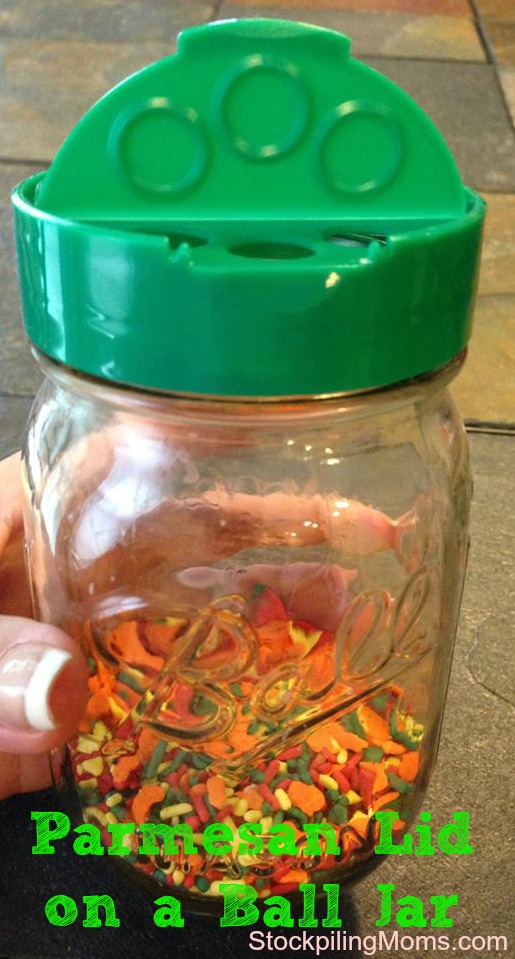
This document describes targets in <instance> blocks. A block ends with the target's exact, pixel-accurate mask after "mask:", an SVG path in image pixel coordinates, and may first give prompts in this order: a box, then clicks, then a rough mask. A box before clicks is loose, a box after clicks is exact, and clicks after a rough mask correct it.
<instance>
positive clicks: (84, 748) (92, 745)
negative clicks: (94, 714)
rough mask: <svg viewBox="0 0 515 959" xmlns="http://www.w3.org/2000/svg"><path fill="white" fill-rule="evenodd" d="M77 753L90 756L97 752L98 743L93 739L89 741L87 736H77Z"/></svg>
mask: <svg viewBox="0 0 515 959" xmlns="http://www.w3.org/2000/svg"><path fill="white" fill-rule="evenodd" d="M77 752H79V753H86V755H87V756H90V755H91V753H97V752H98V743H97V741H96V740H95V739H90V737H89V736H87V737H86V736H79V739H78V742H77Z"/></svg>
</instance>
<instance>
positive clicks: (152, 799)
mask: <svg viewBox="0 0 515 959" xmlns="http://www.w3.org/2000/svg"><path fill="white" fill-rule="evenodd" d="M165 796H166V792H165V790H164V789H163V787H162V786H158V785H157V784H156V785H150V786H142V787H141V789H140V790H139V792H138V793H137V794H136V795H135V797H134V801H133V803H132V810H131V812H132V816H133V819H134V822H135V823H136V824H137V825H138V826H139V824H140V823H142V822H146V821H147V818H148V814H149V811H150V809H151V807H152V806H153V805H154V803H160V802H162V801H163V799H164V798H165Z"/></svg>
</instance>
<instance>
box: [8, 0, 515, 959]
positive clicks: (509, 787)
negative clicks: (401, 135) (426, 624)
mask: <svg viewBox="0 0 515 959" xmlns="http://www.w3.org/2000/svg"><path fill="white" fill-rule="evenodd" d="M260 15H261V16H269V17H288V18H291V19H300V20H305V21H307V22H312V23H318V24H320V25H322V26H327V27H331V28H334V29H338V30H341V31H342V32H345V33H347V34H348V35H349V36H350V38H351V40H352V41H353V49H354V52H355V53H356V54H357V55H359V56H360V57H362V58H364V59H365V60H366V61H367V62H369V63H370V64H371V65H373V66H374V67H376V69H378V70H380V71H382V72H384V73H385V74H387V75H388V76H390V77H391V78H392V79H394V80H395V81H397V82H398V83H399V84H400V85H401V86H403V87H405V89H406V90H407V91H408V92H409V93H410V94H411V95H412V96H414V97H415V98H416V99H417V100H418V101H419V102H420V103H421V105H422V106H423V107H424V108H425V109H426V110H427V112H428V113H429V115H430V116H431V117H432V118H433V119H434V120H435V122H436V123H437V124H438V125H439V126H440V128H441V130H442V132H443V133H444V135H445V136H446V138H447V139H448V142H449V144H450V145H451V148H452V149H453V151H454V153H455V156H456V159H457V162H458V165H459V168H460V171H461V173H462V175H463V178H464V180H465V181H466V182H467V183H469V185H470V186H472V187H474V188H475V189H477V190H478V191H479V192H481V193H482V194H483V195H484V196H485V197H486V199H487V200H488V202H489V207H490V209H489V217H488V221H487V226H486V235H485V246H484V253H483V266H482V274H481V279H480V285H479V296H478V302H477V310H476V320H475V324H476V325H475V333H474V336H473V339H472V344H471V347H470V353H469V358H468V361H467V364H466V367H465V369H464V371H463V372H462V374H461V375H460V377H459V379H458V380H457V382H456V384H455V386H454V393H455V396H456V398H457V400H458V403H459V406H460V408H461V410H462V412H463V415H464V417H465V419H466V421H467V423H468V425H469V428H470V430H471V437H470V438H471V449H472V463H473V469H474V475H475V501H474V507H473V517H472V547H471V556H470V563H469V573H468V581H467V587H466V591H465V596H464V605H463V614H462V619H461V627H460V632H459V637H458V646H457V653H456V658H455V664H454V669H453V676H452V681H451V687H450V693H449V701H448V708H447V713H446V720H445V724H444V731H443V736H442V748H441V752H440V758H439V760H438V763H437V767H436V770H435V773H434V777H433V780H432V783H431V786H430V789H429V794H428V798H427V804H426V806H427V808H428V809H430V810H432V811H433V814H434V819H435V820H436V821H437V822H438V823H440V824H441V823H443V822H444V821H445V817H446V816H450V814H451V813H452V811H453V810H454V809H457V808H464V809H467V810H470V812H471V817H472V833H473V840H474V845H475V847H476V852H475V855H474V856H471V857H461V858H460V861H455V860H454V859H453V858H452V857H449V858H447V857H445V858H442V857H440V858H437V859H435V860H434V861H433V860H415V859H414V858H412V857H407V858H404V859H400V860H399V861H392V860H390V861H388V862H386V863H384V864H383V866H382V869H381V872H380V873H378V874H375V875H374V876H373V877H372V878H369V879H368V880H366V881H365V882H363V883H362V884H361V886H360V887H359V888H358V889H357V891H356V893H355V903H356V908H357V913H358V921H359V925H360V929H361V931H362V933H363V934H368V933H371V932H373V931H374V925H373V924H374V920H375V918H377V915H378V910H377V900H378V894H377V891H376V888H375V884H376V882H377V881H378V877H379V876H380V878H381V881H383V882H387V881H392V882H395V883H396V885H397V887H398V890H399V894H408V893H412V894H415V895H419V896H423V897H429V895H431V894H436V893H448V894H450V893H452V892H459V894H460V908H459V911H458V913H457V914H459V921H458V922H457V931H458V932H461V933H467V934H470V935H473V934H482V935H494V934H498V935H501V934H504V935H507V936H508V937H511V952H510V950H509V951H508V952H507V953H504V952H500V951H499V952H496V951H494V950H492V951H491V952H490V953H489V955H492V956H496V955H499V956H500V955H511V954H515V917H514V914H513V907H512V892H511V889H512V888H513V884H514V882H515V868H514V865H513V862H514V853H515V850H514V848H513V845H514V830H513V826H512V825H511V811H512V808H513V801H514V800H515V782H514V776H513V759H512V740H513V735H512V733H511V729H512V726H513V720H514V710H515V693H514V689H515V672H514V667H513V663H514V662H515V658H514V656H513V653H512V643H513V635H514V619H515V616H514V612H515V585H514V583H515V560H514V550H513V543H514V541H515V509H514V506H513V491H514V489H515V484H514V479H513V478H514V476H515V438H514V436H513V433H514V431H515V149H514V129H513V124H514V122H515V5H514V3H513V2H512V0H470V2H469V0H322V2H315V0H292V2H291V3H290V2H288V0H265V2H262V3H256V2H255V0H238V2H234V0H223V2H221V3H216V4H209V3H207V2H206V3H204V2H203V0H191V2H189V0H182V2H177V0H156V2H153V3H152V4H148V3H147V2H145V0H111V2H110V3H106V2H105V0H90V2H88V3H85V2H82V3H81V2H76V3H71V2H69V0H0V455H6V454H7V453H9V452H11V451H12V450H14V449H16V448H17V447H18V446H19V443H20V439H21V436H22V431H23V424H24V421H25V418H26V415H27V412H28V409H29V406H30V398H31V396H33V394H34V392H35V390H36V389H37V387H38V383H39V381H40V375H39V372H38V371H37V369H36V367H35V364H34V362H33V360H32V358H31V356H30V352H29V349H28V346H27V343H26V341H25V338H24V336H23V333H22V331H21V325H20V320H19V308H18V294H17V289H16V280H15V266H14V254H13V249H12V240H11V233H10V211H9V192H10V189H11V187H12V186H13V185H14V184H15V183H16V182H17V181H18V180H20V179H23V178H24V177H25V176H27V175H28V174H29V173H30V172H33V171H35V170H37V169H41V168H42V167H44V166H46V165H47V164H48V163H49V161H50V160H51V157H52V155H53V153H54V151H55V150H56V149H57V147H58V146H59V143H60V141H61V140H62V138H63V137H64V135H65V134H66V132H67V131H68V130H69V129H70V127H71V126H73V125H74V123H75V122H76V121H77V120H78V118H79V117H80V115H81V113H82V112H83V111H84V110H85V109H87V107H88V106H89V105H90V104H91V102H92V101H93V100H94V99H95V98H97V97H98V96H100V95H101V94H102V93H103V92H105V91H106V90H107V89H109V88H110V87H111V86H112V85H113V84H114V83H115V82H116V81H117V80H120V79H122V78H123V77H124V76H126V75H127V74H128V73H130V72H131V71H133V70H136V69H138V67H140V66H142V65H144V64H145V63H147V62H150V61H151V60H154V59H156V58H159V57H161V56H164V55H166V54H167V53H168V52H171V51H172V50H173V47H174V44H175V39H176V36H177V32H178V31H179V30H180V29H181V28H182V27H185V26H188V25H190V24H192V23H200V22H206V21H208V20H209V19H220V18H227V17H235V16H242V17H248V16H260ZM500 434H504V435H500ZM0 495H1V491H0ZM34 922H35V925H34V926H33V931H35V935H36V936H37V921H36V920H34ZM458 927H459V928H458ZM6 943H7V940H6ZM156 943H157V939H156ZM3 945H4V943H3V941H2V934H1V933H0V953H1V952H2V946H3ZM10 948H11V949H12V948H13V947H12V946H11V947H10ZM188 948H189V947H188V946H187V945H186V946H185V951H180V950H179V952H178V954H180V955H184V956H186V957H188V956H189V955H193V954H196V951H194V950H193V949H192V950H191V951H190V952H188ZM27 949H28V952H26V953H24V952H23V950H22V951H21V952H19V953H16V955H19V956H20V957H21V959H23V957H24V956H25V955H28V954H29V952H30V949H29V947H28V946H27ZM72 951H73V950H72ZM476 954H479V953H475V952H468V953H467V955H471V956H472V955H476ZM404 955H406V956H407V955H408V953H404V952H403V951H402V950H398V951H395V952H394V953H392V956H391V957H389V959H394V956H404ZM430 955H433V954H432V953H430ZM55 959H61V955H60V954H59V956H58V955H57V954H56V956H55Z"/></svg>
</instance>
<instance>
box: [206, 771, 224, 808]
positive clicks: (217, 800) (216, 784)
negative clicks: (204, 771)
mask: <svg viewBox="0 0 515 959" xmlns="http://www.w3.org/2000/svg"><path fill="white" fill-rule="evenodd" d="M207 794H208V796H209V802H210V803H211V805H212V806H214V807H215V809H223V808H224V806H225V804H226V802H227V789H226V788H225V783H224V781H223V779H221V777H220V776H211V777H210V779H208V781H207Z"/></svg>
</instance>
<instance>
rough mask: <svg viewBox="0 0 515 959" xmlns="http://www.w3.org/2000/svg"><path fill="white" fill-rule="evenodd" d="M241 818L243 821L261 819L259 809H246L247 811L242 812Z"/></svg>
mask: <svg viewBox="0 0 515 959" xmlns="http://www.w3.org/2000/svg"><path fill="white" fill-rule="evenodd" d="M243 818H244V820H245V822H259V820H260V819H261V810H260V809H247V812H246V813H243Z"/></svg>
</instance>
